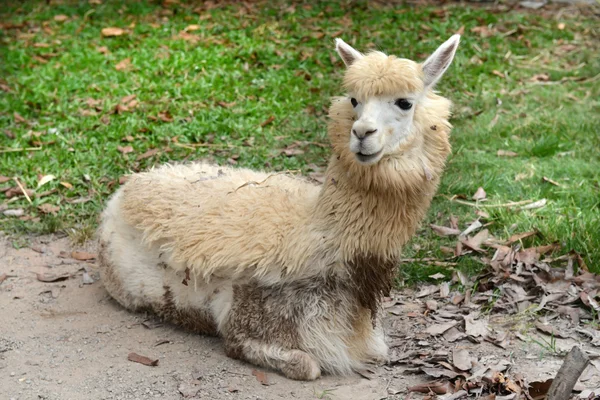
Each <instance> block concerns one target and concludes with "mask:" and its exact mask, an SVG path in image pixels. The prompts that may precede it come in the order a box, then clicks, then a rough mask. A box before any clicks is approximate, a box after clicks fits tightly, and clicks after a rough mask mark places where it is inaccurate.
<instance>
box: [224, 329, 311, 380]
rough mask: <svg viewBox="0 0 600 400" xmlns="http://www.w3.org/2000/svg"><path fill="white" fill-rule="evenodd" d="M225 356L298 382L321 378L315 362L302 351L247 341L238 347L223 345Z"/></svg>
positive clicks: (228, 344)
mask: <svg viewBox="0 0 600 400" xmlns="http://www.w3.org/2000/svg"><path fill="white" fill-rule="evenodd" d="M225 350H226V352H227V355H228V356H230V357H232V358H239V359H243V360H245V361H247V362H249V363H252V364H255V365H259V366H262V367H267V368H273V369H276V370H279V371H281V372H283V374H284V375H285V376H286V377H288V378H290V379H295V380H299V381H312V380H315V379H317V378H318V377H320V376H321V369H320V368H319V364H318V363H317V361H316V360H315V359H314V358H313V357H312V356H311V355H309V354H308V353H305V352H304V351H302V350H287V349H284V348H283V347H281V346H278V345H273V344H267V343H262V342H260V341H258V340H253V339H248V340H246V341H244V342H243V343H242V344H239V345H232V344H231V343H227V342H226V344H225Z"/></svg>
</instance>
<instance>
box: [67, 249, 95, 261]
mask: <svg viewBox="0 0 600 400" xmlns="http://www.w3.org/2000/svg"><path fill="white" fill-rule="evenodd" d="M71 258H74V259H75V260H79V261H88V260H93V259H95V258H96V255H95V254H92V253H88V252H85V251H73V252H72V253H71Z"/></svg>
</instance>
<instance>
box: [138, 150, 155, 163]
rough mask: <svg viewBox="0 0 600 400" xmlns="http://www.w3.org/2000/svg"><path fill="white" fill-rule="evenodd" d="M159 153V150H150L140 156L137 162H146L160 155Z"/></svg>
mask: <svg viewBox="0 0 600 400" xmlns="http://www.w3.org/2000/svg"><path fill="white" fill-rule="evenodd" d="M158 152H159V149H150V150H148V151H146V152H145V153H142V154H140V155H139V156H137V157H136V158H135V159H136V161H140V160H144V159H146V158H150V157H152V156H154V155H156V154H158Z"/></svg>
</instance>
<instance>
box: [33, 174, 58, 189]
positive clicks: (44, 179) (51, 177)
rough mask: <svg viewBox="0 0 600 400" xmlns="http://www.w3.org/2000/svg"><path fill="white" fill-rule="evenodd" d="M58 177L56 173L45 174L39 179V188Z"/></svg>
mask: <svg viewBox="0 0 600 400" xmlns="http://www.w3.org/2000/svg"><path fill="white" fill-rule="evenodd" d="M54 179H56V177H55V176H54V175H44V176H42V177H41V178H40V180H39V181H38V184H37V188H38V189H39V188H40V187H42V186H44V185H45V184H46V183H48V182H50V181H52V180H54Z"/></svg>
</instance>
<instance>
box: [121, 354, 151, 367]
mask: <svg viewBox="0 0 600 400" xmlns="http://www.w3.org/2000/svg"><path fill="white" fill-rule="evenodd" d="M127 359H128V360H129V361H133V362H136V363H140V364H144V365H147V366H149V367H156V366H157V365H158V361H159V360H151V359H150V358H148V357H146V356H141V355H139V354H136V353H129V355H128V356H127Z"/></svg>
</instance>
